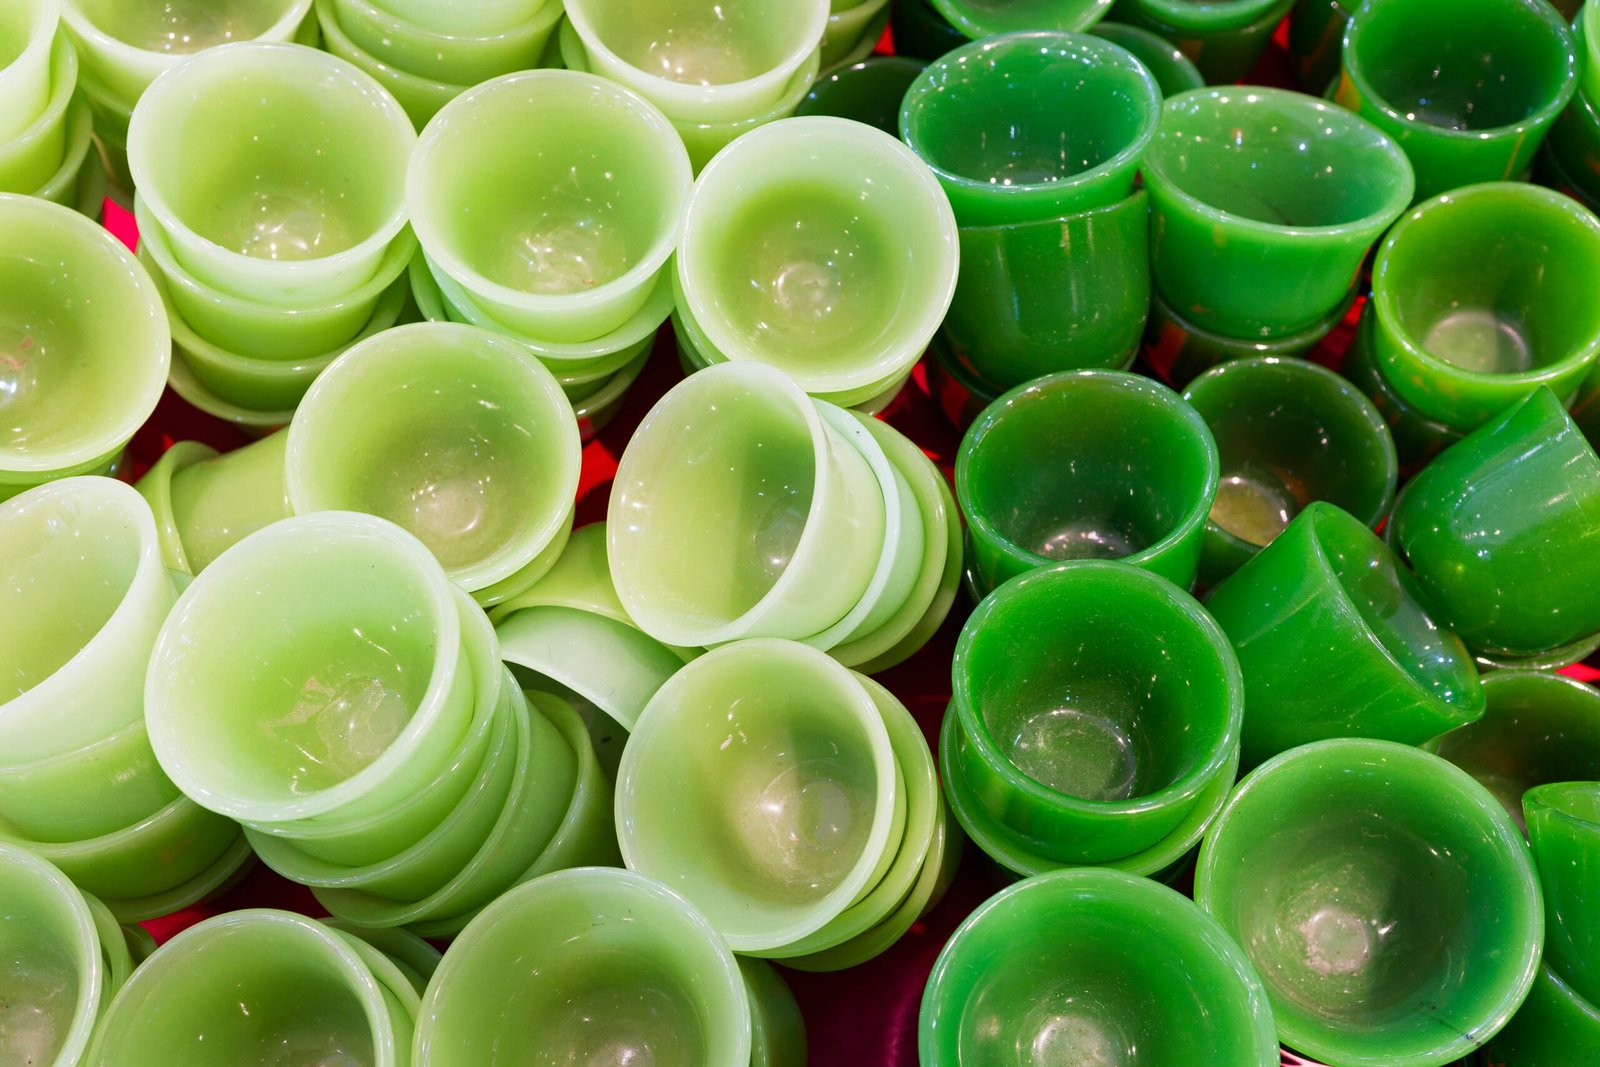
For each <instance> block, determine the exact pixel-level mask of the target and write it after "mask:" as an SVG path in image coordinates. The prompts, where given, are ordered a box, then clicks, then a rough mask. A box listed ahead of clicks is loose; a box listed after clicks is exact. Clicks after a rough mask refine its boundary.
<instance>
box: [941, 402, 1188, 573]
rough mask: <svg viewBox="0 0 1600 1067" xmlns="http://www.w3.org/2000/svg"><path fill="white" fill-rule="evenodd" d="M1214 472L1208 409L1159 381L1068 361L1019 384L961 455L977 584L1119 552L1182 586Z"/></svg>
mask: <svg viewBox="0 0 1600 1067" xmlns="http://www.w3.org/2000/svg"><path fill="white" fill-rule="evenodd" d="M1218 473H1219V472H1218V465H1217V446H1216V442H1215V441H1214V440H1213V439H1212V436H1211V430H1210V429H1209V428H1208V427H1207V426H1206V424H1205V420H1204V419H1202V418H1201V417H1200V414H1199V412H1197V411H1195V410H1194V408H1192V407H1190V406H1189V404H1188V403H1187V402H1185V401H1184V400H1183V399H1182V398H1181V397H1179V396H1178V394H1177V393H1174V392H1173V391H1172V390H1170V389H1168V388H1167V387H1166V386H1164V385H1159V384H1157V383H1155V382H1152V381H1150V380H1149V379H1146V378H1141V377H1139V376H1137V375H1133V374H1125V373H1122V372H1120V371H1069V372H1067V373H1064V374H1053V375H1050V376H1048V377H1045V378H1040V379H1037V380H1036V381H1033V382H1030V383H1028V384H1027V385H1023V386H1019V387H1018V388H1016V389H1013V390H1012V391H1011V392H1009V393H1006V394H1005V395H1004V396H1002V397H1001V398H1000V399H999V400H996V401H995V402H994V403H993V404H991V405H990V406H989V407H988V408H986V409H985V410H984V413H983V415H982V416H980V417H979V419H978V421H977V422H975V423H973V424H972V426H971V427H970V428H969V429H968V430H967V433H966V436H965V437H963V438H962V440H961V451H960V452H959V453H958V454H957V456H956V471H955V481H956V499H957V500H959V501H960V502H961V510H962V512H963V513H964V514H965V515H966V518H967V538H968V544H969V546H970V552H971V563H972V570H973V576H974V579H975V582H976V585H977V587H978V588H979V589H980V590H982V591H985V592H987V591H988V590H991V589H993V588H995V587H996V586H998V585H1000V584H1001V583H1003V582H1005V581H1006V580H1007V579H1009V578H1012V577H1014V576H1015V575H1018V574H1022V573H1023V572H1025V571H1028V570H1032V569H1033V568H1035V567H1042V566H1045V565H1046V564H1048V563H1049V562H1050V561H1051V560H1063V559H1120V560H1122V561H1124V562H1126V563H1132V564H1134V565H1136V566H1139V567H1143V568H1144V569H1146V570H1148V571H1151V572H1153V573H1155V574H1159V575H1160V576H1161V577H1163V578H1166V579H1168V580H1170V581H1171V582H1173V583H1174V584H1175V585H1178V586H1180V587H1183V588H1187V587H1189V586H1190V585H1191V584H1193V582H1194V577H1195V571H1196V569H1197V568H1198V566H1199V562H1200V546H1201V542H1202V540H1203V538H1204V533H1205V522H1206V516H1207V514H1208V513H1209V512H1210V511H1211V505H1212V502H1213V500H1214V499H1215V497H1216V493H1217V481H1218Z"/></svg>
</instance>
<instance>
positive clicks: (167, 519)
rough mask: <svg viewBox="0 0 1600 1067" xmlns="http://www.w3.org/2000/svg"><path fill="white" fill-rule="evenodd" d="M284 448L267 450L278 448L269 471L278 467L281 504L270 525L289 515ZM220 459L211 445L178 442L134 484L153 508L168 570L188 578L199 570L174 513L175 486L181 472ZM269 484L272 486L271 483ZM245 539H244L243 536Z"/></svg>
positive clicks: (151, 508) (280, 443)
mask: <svg viewBox="0 0 1600 1067" xmlns="http://www.w3.org/2000/svg"><path fill="white" fill-rule="evenodd" d="M282 444H283V442H281V441H279V442H277V444H276V446H272V445H269V446H267V447H268V449H269V450H271V449H273V448H274V447H276V448H277V452H276V454H275V455H274V456H273V457H272V458H273V462H272V464H269V468H270V467H274V466H275V467H276V468H277V485H278V487H279V490H278V499H279V501H280V502H281V503H280V506H279V507H278V508H277V509H276V514H274V515H272V517H271V519H269V520H268V521H275V520H277V519H281V518H285V517H287V516H288V514H289V501H288V494H287V493H285V492H283V490H282V485H283V471H282V462H283V460H282V451H281V448H282ZM238 451H241V452H243V451H244V449H239V450H238ZM216 455H217V450H216V449H214V448H212V447H211V446H209V445H203V444H201V443H200V442H199V441H177V442H174V443H173V445H172V446H171V447H170V448H168V449H167V450H166V451H165V452H163V453H162V454H161V458H160V459H158V460H156V462H155V463H154V464H153V465H152V466H151V467H150V469H149V470H148V471H146V472H145V475H144V477H142V478H140V479H139V480H138V482H136V483H135V484H134V489H136V490H138V492H139V495H140V496H142V497H144V498H145V501H146V502H147V503H148V504H149V505H150V511H151V513H152V514H153V515H154V516H155V520H156V535H157V536H158V537H159V538H160V540H161V559H162V562H164V563H165V564H166V565H167V569H168V570H171V571H177V572H179V573H181V574H188V575H193V574H194V573H195V568H194V566H193V564H192V563H191V562H190V560H189V554H188V552H187V551H186V550H185V549H184V546H183V532H182V531H181V530H180V529H179V528H178V522H177V518H176V515H175V513H174V511H173V507H172V483H173V481H174V479H175V478H176V476H177V474H178V472H180V471H183V470H186V469H188V468H189V467H192V466H195V465H196V464H199V463H202V462H204V461H205V460H208V459H212V458H215V457H216ZM269 478H270V476H269ZM268 484H271V483H270V481H269V482H268ZM241 536H243V535H242V534H241Z"/></svg>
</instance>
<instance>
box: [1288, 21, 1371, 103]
mask: <svg viewBox="0 0 1600 1067" xmlns="http://www.w3.org/2000/svg"><path fill="white" fill-rule="evenodd" d="M1350 2H1351V6H1352V7H1360V6H1361V5H1360V4H1359V3H1358V2H1356V0H1350ZM1349 24H1350V8H1348V7H1346V6H1345V4H1344V3H1343V2H1342V0H1298V2H1297V3H1296V4H1295V5H1294V10H1293V11H1291V12H1290V13H1289V41H1288V44H1289V49H1288V51H1289V69H1290V70H1291V71H1293V72H1294V76H1295V80H1296V81H1297V82H1299V83H1300V88H1302V89H1304V90H1305V91H1306V92H1308V93H1317V94H1321V93H1322V91H1323V90H1324V89H1326V88H1327V87H1328V85H1329V83H1331V82H1332V81H1333V80H1334V79H1335V78H1337V77H1338V76H1339V59H1340V53H1341V52H1342V51H1343V49H1344V29H1345V27H1346V26H1348V25H1349Z"/></svg>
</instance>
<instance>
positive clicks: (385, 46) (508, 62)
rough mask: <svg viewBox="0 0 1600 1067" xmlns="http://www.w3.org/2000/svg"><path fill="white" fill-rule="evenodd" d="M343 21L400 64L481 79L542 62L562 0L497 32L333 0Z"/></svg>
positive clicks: (356, 37) (460, 80)
mask: <svg viewBox="0 0 1600 1067" xmlns="http://www.w3.org/2000/svg"><path fill="white" fill-rule="evenodd" d="M333 6H334V10H335V11H337V12H338V15H339V25H341V26H342V27H344V31H345V33H347V34H349V35H350V39H351V40H352V41H354V42H355V43H356V44H357V45H359V46H360V47H361V48H362V49H364V50H365V51H367V52H370V53H371V54H372V55H373V56H374V57H376V58H377V59H379V60H381V61H382V62H384V63H385V64H388V65H389V66H392V67H394V68H395V69H397V70H403V71H406V72H407V73H410V74H415V75H418V76H420V77H423V78H434V79H437V80H439V81H441V82H454V83H457V84H460V85H476V84H478V83H479V82H483V81H488V80H489V79H490V78H494V77H498V76H499V75H502V74H510V73H512V72H513V71H518V70H528V69H529V68H532V67H537V66H539V65H540V64H539V60H540V57H541V56H543V54H544V48H545V43H546V42H547V41H549V39H550V35H551V34H552V33H553V32H554V31H555V28H556V23H557V22H559V21H561V14H562V5H561V3H560V0H549V2H548V3H546V4H544V5H543V6H541V7H540V8H539V9H538V11H536V12H535V13H534V14H533V15H532V16H531V17H530V18H527V19H525V20H519V21H518V22H516V23H514V24H511V25H508V26H505V27H503V28H502V29H499V30H497V31H495V32H492V33H471V32H468V31H467V30H465V29H462V28H460V27H450V28H448V29H447V30H445V31H444V32H440V31H435V30H431V29H428V28H425V27H423V26H419V25H418V24H416V23H415V22H413V21H411V20H409V19H407V18H404V17H402V16H400V15H398V14H395V13H391V12H390V11H389V10H388V9H387V8H385V7H383V6H381V5H380V4H377V3H373V2H372V0H333Z"/></svg>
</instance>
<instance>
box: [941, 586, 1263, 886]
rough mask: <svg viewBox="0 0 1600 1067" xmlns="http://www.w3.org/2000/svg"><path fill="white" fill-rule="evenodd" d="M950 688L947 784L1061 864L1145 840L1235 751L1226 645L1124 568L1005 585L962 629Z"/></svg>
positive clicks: (1167, 590) (1172, 822) (1124, 850)
mask: <svg viewBox="0 0 1600 1067" xmlns="http://www.w3.org/2000/svg"><path fill="white" fill-rule="evenodd" d="M1030 635H1031V636H1030ZM951 677H952V682H953V694H954V695H953V697H952V707H953V709H954V710H953V712H952V713H953V714H955V715H957V716H958V717H959V723H960V727H961V731H962V733H963V734H964V735H965V738H966V742H967V743H966V745H965V747H964V748H962V749H961V750H960V751H959V752H958V753H957V757H958V758H957V759H956V760H955V770H956V772H957V773H958V774H959V775H961V777H962V778H963V779H964V780H965V785H966V788H967V789H968V790H969V791H970V792H971V794H972V795H974V796H975V797H976V798H977V799H978V802H979V803H980V804H981V805H982V806H983V807H984V808H985V809H987V811H988V812H989V814H990V815H991V816H993V817H994V818H995V819H996V820H998V821H999V822H1000V823H1002V824H1004V826H1005V827H1006V828H1008V829H1009V830H1011V831H1012V832H1013V833H1014V834H1016V835H1017V836H1019V837H1021V838H1023V839H1025V840H1026V841H1027V842H1028V843H1029V847H1031V848H1033V849H1035V850H1037V851H1039V852H1041V853H1044V854H1047V855H1051V856H1054V857H1056V858H1058V859H1060V860H1062V861H1063V862H1070V863H1102V862H1107V861H1111V860H1117V859H1121V858H1123V857H1125V856H1131V855H1133V854H1135V853H1138V852H1142V851H1143V850H1145V849H1147V848H1149V847H1150V846H1152V845H1154V844H1155V843H1156V842H1158V841H1160V840H1161V839H1162V838H1163V837H1165V836H1166V835H1167V834H1169V833H1170V832H1172V831H1173V830H1174V829H1175V828H1177V826H1178V824H1179V823H1180V822H1182V821H1183V818H1184V816H1185V815H1186V814H1187V813H1188V812H1189V811H1190V809H1192V808H1193V807H1194V805H1195V803H1196V801H1197V798H1198V797H1199V796H1200V794H1201V793H1202V792H1204V791H1205V790H1206V787H1207V786H1209V785H1210V784H1211V783H1212V782H1213V781H1214V780H1215V779H1216V778H1217V777H1218V776H1219V775H1222V774H1224V773H1226V772H1227V771H1228V770H1230V769H1231V766H1232V763H1231V761H1232V758H1233V756H1234V753H1235V751H1236V750H1237V748H1238V744H1239V726H1240V719H1241V717H1242V714H1243V708H1244V702H1243V699H1244V687H1243V683H1242V682H1241V680H1240V677H1239V665H1238V661H1237V660H1236V659H1235V658H1234V654H1233V650H1232V649H1231V648H1229V647H1228V642H1227V638H1226V637H1224V636H1223V634H1222V631H1221V630H1219V629H1218V628H1217V626H1216V624H1215V623H1213V622H1212V621H1211V620H1210V618H1209V617H1208V616H1207V615H1206V613H1205V612H1204V611H1202V610H1201V609H1200V605H1199V604H1198V603H1196V602H1195V600H1194V598H1192V597H1190V596H1189V595H1188V594H1187V593H1185V592H1183V591H1182V590H1180V589H1177V588H1175V587H1174V586H1173V585H1172V584H1171V583H1170V582H1166V581H1163V580H1162V579H1160V578H1157V577H1156V576H1155V575H1152V574H1149V573H1147V572H1145V571H1141V570H1139V569H1138V568H1136V567H1131V566H1129V565H1127V564H1124V563H1113V562H1101V561H1092V560H1084V561H1075V562H1069V563H1061V564H1057V565H1055V566H1052V567H1048V568H1045V569H1043V570H1038V571H1034V572H1032V573H1030V574H1026V575H1024V576H1022V577H1020V578H1015V579H1013V580H1012V581H1010V582H1007V583H1006V584H1005V585H1003V586H1001V587H1000V588H999V589H998V590H996V591H995V593H994V594H993V595H992V596H990V597H988V598H986V599H985V600H984V601H983V603H981V604H980V605H979V606H978V609H977V611H975V612H973V614H972V615H971V617H969V618H968V619H967V622H966V625H965V626H963V627H962V630H961V637H960V638H959V639H958V640H957V642H956V651H955V660H954V663H953V665H952V667H951Z"/></svg>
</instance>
